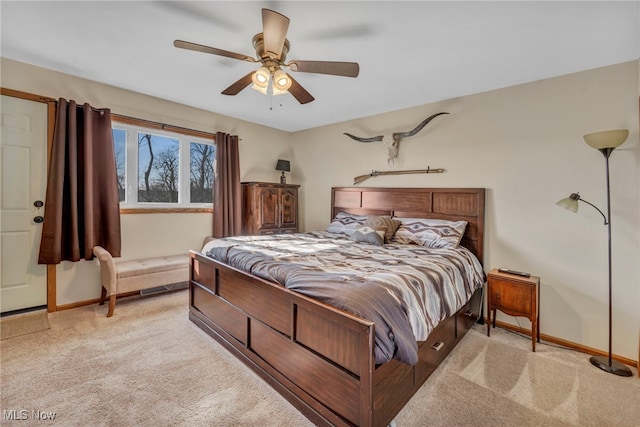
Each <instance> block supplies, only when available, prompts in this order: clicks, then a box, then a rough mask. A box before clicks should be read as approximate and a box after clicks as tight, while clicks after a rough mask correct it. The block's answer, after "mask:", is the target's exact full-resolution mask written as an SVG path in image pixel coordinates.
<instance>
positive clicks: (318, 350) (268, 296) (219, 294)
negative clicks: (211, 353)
mask: <svg viewBox="0 0 640 427" xmlns="http://www.w3.org/2000/svg"><path fill="white" fill-rule="evenodd" d="M189 287H190V307H189V318H190V319H191V320H192V321H193V322H194V323H195V324H196V325H198V326H199V327H200V328H202V329H203V330H204V331H205V332H206V333H207V334H209V335H210V336H212V337H213V338H214V339H215V340H216V341H218V342H219V343H221V344H222V345H223V346H225V347H226V348H227V349H228V350H229V351H231V352H232V353H233V354H234V355H236V357H238V358H239V359H240V360H242V361H243V362H244V363H245V364H247V365H248V366H249V367H250V368H251V369H252V370H254V371H255V372H256V373H257V374H258V375H260V376H261V377H262V378H263V379H264V380H265V381H267V382H268V383H269V384H270V385H272V386H273V387H274V388H275V389H276V390H277V391H278V392H279V393H280V394H282V395H283V396H284V397H285V398H286V399H287V400H288V401H289V402H291V403H292V404H293V405H294V406H295V407H296V408H298V409H299V410H300V411H301V412H302V413H303V414H305V415H306V416H307V418H309V419H310V420H311V421H313V422H314V423H316V424H318V425H339V426H340V425H358V426H385V425H387V424H388V423H389V422H390V421H391V420H393V418H394V417H395V416H396V414H397V413H398V412H399V411H400V409H402V407H403V406H404V405H405V404H406V402H407V401H408V400H409V399H410V398H411V396H413V395H414V393H415V392H416V391H417V390H418V388H419V387H420V386H421V385H422V384H423V383H424V381H425V380H426V379H427V378H428V377H429V375H431V373H432V372H433V371H434V370H435V368H436V367H437V366H438V364H439V363H440V362H441V361H442V360H443V359H444V358H445V357H446V356H447V354H449V353H450V352H451V350H452V349H453V347H454V346H455V345H456V344H457V342H458V341H459V340H460V339H461V338H462V336H463V335H464V334H465V333H466V331H467V330H468V329H469V328H470V327H471V326H472V325H473V323H474V321H475V319H477V318H478V317H479V310H480V307H481V292H480V291H478V292H476V294H475V295H474V297H473V298H472V300H471V301H470V302H469V303H468V304H467V305H466V306H465V307H463V309H462V310H460V311H459V312H458V314H457V315H456V316H453V317H451V318H449V319H446V320H445V321H444V322H442V323H441V324H440V325H439V326H438V327H437V328H436V329H435V330H434V331H433V332H432V334H431V335H430V337H429V339H428V340H427V341H426V342H423V343H420V346H419V355H420V361H419V362H418V364H417V365H414V366H410V365H407V364H404V363H402V362H398V361H395V360H393V361H391V362H388V363H385V364H384V365H380V366H375V363H374V341H373V340H374V336H375V334H374V324H373V323H372V322H370V321H367V320H364V319H362V318H359V317H357V316H354V315H351V314H349V313H347V312H345V311H342V310H338V309H336V308H334V307H331V306H329V305H326V304H324V303H321V302H318V301H316V300H313V299H310V298H308V297H306V296H304V295H302V294H299V293H296V292H293V291H290V290H288V289H286V288H284V287H282V286H280V285H277V284H273V283H270V282H268V281H265V280H262V279H260V278H257V277H255V276H252V275H250V274H247V273H244V272H241V271H239V270H236V269H234V268H231V267H229V266H227V265H225V264H221V263H219V262H217V261H215V260H213V259H210V258H208V257H205V256H203V255H202V254H200V253H197V252H191V253H190V286H189Z"/></svg>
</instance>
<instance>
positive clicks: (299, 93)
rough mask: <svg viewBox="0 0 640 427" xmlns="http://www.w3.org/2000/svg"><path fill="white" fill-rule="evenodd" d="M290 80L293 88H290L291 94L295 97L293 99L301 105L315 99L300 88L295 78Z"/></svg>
mask: <svg viewBox="0 0 640 427" xmlns="http://www.w3.org/2000/svg"><path fill="white" fill-rule="evenodd" d="M287 75H288V74H287ZM289 78H290V79H291V87H289V93H290V94H291V95H293V97H294V98H295V99H297V100H298V102H299V103H300V104H306V103H309V102H311V101H313V100H314V99H315V98H314V97H313V96H311V94H310V93H309V92H307V90H306V89H305V88H303V87H302V86H300V83H298V82H297V81H295V79H294V78H293V77H291V76H289Z"/></svg>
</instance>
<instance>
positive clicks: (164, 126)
mask: <svg viewBox="0 0 640 427" xmlns="http://www.w3.org/2000/svg"><path fill="white" fill-rule="evenodd" d="M41 99H43V100H46V101H48V102H55V103H56V105H58V100H57V99H53V98H48V97H41ZM83 106H84V104H78V103H76V107H77V108H81V107H83ZM89 107H91V110H92V111H95V112H99V113H100V114H101V115H102V114H104V110H106V109H108V108H107V107H103V108H95V107H92V106H91V105H89ZM111 117H113V118H115V119H123V120H130V121H135V122H144V123H148V124H150V125H153V126H156V127H159V128H160V129H163V130H172V129H174V130H178V131H183V132H188V133H196V134H200V136H203V135H204V136H207V137H212V138H213V139H214V140H215V133H211V132H205V131H201V130H196V129H190V128H186V127H182V126H175V125H169V124H166V123H160V122H155V121H153V120H147V119H140V118H138V117H131V116H125V115H123V114H116V113H113V112H112V113H111ZM239 140H240V139H239Z"/></svg>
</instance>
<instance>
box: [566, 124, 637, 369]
mask: <svg viewBox="0 0 640 427" xmlns="http://www.w3.org/2000/svg"><path fill="white" fill-rule="evenodd" d="M628 136H629V131H628V130H626V129H618V130H609V131H604V132H595V133H590V134H587V135H585V136H584V140H585V142H586V143H587V144H588V145H589V146H591V147H593V148H595V149H597V150H598V151H600V152H601V153H602V155H603V156H604V159H605V172H606V185H607V213H606V215H605V213H604V212H602V211H601V210H600V209H598V207H597V206H596V205H594V204H593V203H590V202H588V201H586V200H584V199H583V198H582V197H580V194H579V193H572V194H571V195H570V196H569V197H567V198H565V199H562V200H559V201H558V202H557V203H556V204H557V205H558V206H561V207H563V208H565V209H568V210H570V211H572V212H578V202H583V203H586V204H588V205H589V206H591V207H593V208H594V209H596V210H597V211H598V212H600V214H601V215H602V217H603V218H604V225H606V226H607V234H608V261H609V265H608V267H609V353H608V355H607V356H593V357H591V358H590V359H589V360H590V362H591V364H592V365H594V366H596V367H598V368H600V369H602V370H603V371H606V372H609V373H611V374H615V375H620V376H623V377H630V376H631V369H629V368H628V367H627V366H625V365H624V364H622V363H620V362H618V361H617V360H613V357H612V354H613V353H612V340H611V337H612V330H613V323H612V311H613V310H612V303H611V301H612V274H611V192H610V185H609V156H610V155H611V153H612V152H613V150H615V149H616V148H617V147H619V146H620V145H622V143H623V142H624V141H625V140H626V139H627V137H628Z"/></svg>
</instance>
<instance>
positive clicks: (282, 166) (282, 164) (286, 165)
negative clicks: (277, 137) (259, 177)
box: [276, 159, 291, 172]
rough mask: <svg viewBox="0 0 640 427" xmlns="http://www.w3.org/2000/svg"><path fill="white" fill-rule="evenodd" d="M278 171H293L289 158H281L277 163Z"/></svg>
mask: <svg viewBox="0 0 640 427" xmlns="http://www.w3.org/2000/svg"><path fill="white" fill-rule="evenodd" d="M276 170H277V171H283V172H289V171H291V162H290V161H289V160H280V159H278V163H277V164H276Z"/></svg>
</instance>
